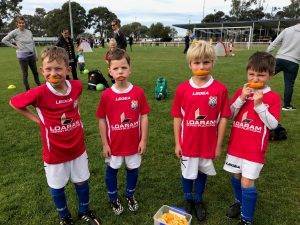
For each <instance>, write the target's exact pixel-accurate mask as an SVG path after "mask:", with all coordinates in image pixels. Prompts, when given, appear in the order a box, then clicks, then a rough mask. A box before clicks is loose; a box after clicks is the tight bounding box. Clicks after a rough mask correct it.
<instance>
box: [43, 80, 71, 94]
mask: <svg viewBox="0 0 300 225" xmlns="http://www.w3.org/2000/svg"><path fill="white" fill-rule="evenodd" d="M66 84H67V87H68V88H67V92H66V94H63V93H60V92H58V91H57V90H55V89H54V88H53V87H52V85H51V84H50V83H49V82H46V85H47V88H48V89H49V90H50V91H51V92H52V93H53V94H55V95H57V96H67V95H69V94H70V93H71V90H72V87H71V83H70V81H68V80H66Z"/></svg>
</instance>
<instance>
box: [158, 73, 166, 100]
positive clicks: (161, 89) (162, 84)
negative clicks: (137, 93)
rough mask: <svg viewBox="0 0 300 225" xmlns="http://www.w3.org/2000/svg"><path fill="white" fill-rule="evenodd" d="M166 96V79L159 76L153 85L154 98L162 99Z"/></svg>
mask: <svg viewBox="0 0 300 225" xmlns="http://www.w3.org/2000/svg"><path fill="white" fill-rule="evenodd" d="M167 97H168V85H167V80H166V79H165V78H163V77H159V78H157V80H156V85H155V98H156V100H162V99H165V98H167Z"/></svg>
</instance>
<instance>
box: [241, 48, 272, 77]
mask: <svg viewBox="0 0 300 225" xmlns="http://www.w3.org/2000/svg"><path fill="white" fill-rule="evenodd" d="M249 69H252V70H254V71H258V72H269V74H270V76H273V75H274V72H275V58H274V56H272V55H271V54H269V53H267V52H255V53H254V54H253V55H251V56H250V57H249V60H248V64H247V67H246V70H249Z"/></svg>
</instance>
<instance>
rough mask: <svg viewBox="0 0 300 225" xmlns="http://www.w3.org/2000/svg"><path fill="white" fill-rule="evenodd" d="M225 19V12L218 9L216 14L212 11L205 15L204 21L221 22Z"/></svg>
mask: <svg viewBox="0 0 300 225" xmlns="http://www.w3.org/2000/svg"><path fill="white" fill-rule="evenodd" d="M224 20H225V13H224V12H222V11H218V12H216V13H215V14H213V13H211V14H208V15H206V16H205V18H204V19H203V20H202V22H205V23H211V22H221V21H224Z"/></svg>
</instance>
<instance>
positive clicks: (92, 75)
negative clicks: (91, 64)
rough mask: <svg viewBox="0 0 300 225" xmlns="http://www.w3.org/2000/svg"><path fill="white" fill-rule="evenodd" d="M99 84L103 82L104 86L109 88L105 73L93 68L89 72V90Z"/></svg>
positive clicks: (94, 88)
mask: <svg viewBox="0 0 300 225" xmlns="http://www.w3.org/2000/svg"><path fill="white" fill-rule="evenodd" d="M97 84H103V85H104V87H106V88H108V87H109V85H108V83H107V80H106V79H105V78H104V76H103V74H102V73H101V71H99V70H92V71H90V72H89V73H88V90H93V91H95V90H96V86H97Z"/></svg>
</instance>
